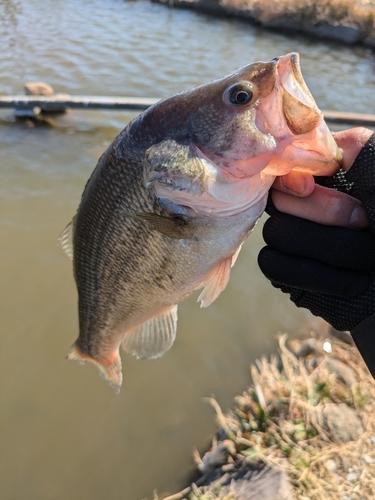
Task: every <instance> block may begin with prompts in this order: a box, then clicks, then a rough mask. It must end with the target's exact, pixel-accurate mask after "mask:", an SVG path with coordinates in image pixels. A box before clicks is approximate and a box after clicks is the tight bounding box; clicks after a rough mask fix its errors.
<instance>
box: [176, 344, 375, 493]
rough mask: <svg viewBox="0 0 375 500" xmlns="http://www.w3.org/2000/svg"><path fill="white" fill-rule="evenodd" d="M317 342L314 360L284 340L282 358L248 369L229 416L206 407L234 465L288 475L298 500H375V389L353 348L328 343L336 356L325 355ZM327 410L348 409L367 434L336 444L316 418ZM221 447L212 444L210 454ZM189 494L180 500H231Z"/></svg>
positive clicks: (187, 491) (279, 356) (264, 360)
mask: <svg viewBox="0 0 375 500" xmlns="http://www.w3.org/2000/svg"><path fill="white" fill-rule="evenodd" d="M316 342H317V344H316V349H315V351H314V352H313V353H312V354H310V355H308V356H307V357H297V356H296V355H295V354H294V353H295V352H297V351H298V349H299V348H300V346H301V341H292V342H290V344H289V346H287V345H286V336H285V335H284V336H282V337H281V338H280V350H279V354H278V355H277V356H273V357H272V358H271V360H270V361H268V360H267V359H266V358H263V359H262V360H260V361H258V362H257V363H256V365H253V366H252V367H251V373H252V377H253V382H254V383H253V385H252V386H251V387H250V388H249V389H248V390H247V391H246V392H244V393H243V394H242V396H238V397H237V398H236V399H235V408H234V409H233V410H232V411H230V412H229V413H227V414H223V413H222V411H221V409H220V407H219V405H218V404H217V402H216V401H215V400H214V399H212V398H210V400H209V402H210V403H211V404H212V406H213V407H214V409H215V411H216V414H217V420H218V423H219V425H220V427H221V428H222V430H224V431H225V434H226V437H227V439H229V440H231V441H232V443H233V444H234V446H235V449H236V456H237V459H242V460H243V459H244V457H245V460H246V461H248V462H250V463H254V462H255V463H259V462H261V463H264V464H267V465H270V466H273V467H278V468H280V469H282V470H284V471H285V472H286V473H287V475H288V476H289V479H290V480H291V483H292V485H293V488H294V495H295V499H296V500H322V499H328V498H329V499H330V500H374V498H375V496H374V495H375V382H374V380H373V379H372V377H371V375H370V374H369V372H368V370H367V368H366V367H365V365H364V363H363V361H362V359H361V358H360V356H359V354H358V352H357V350H356V349H355V348H354V347H352V346H350V345H347V344H345V343H342V342H340V341H338V340H336V339H331V340H330V344H331V346H332V353H327V352H326V351H325V350H324V349H323V340H319V339H316ZM327 404H335V405H338V404H341V405H342V404H345V405H347V406H348V407H350V408H352V409H353V410H354V411H355V412H356V415H357V416H358V417H359V419H360V420H361V421H362V424H363V428H364V432H363V433H362V434H361V435H359V437H358V439H355V440H354V441H349V442H346V443H343V444H340V443H337V442H334V439H333V437H332V435H331V434H330V432H329V431H327V429H323V428H322V427H321V425H320V424H319V422H320V421H319V418H318V414H319V411H320V409H321V408H323V407H326V405H327ZM221 432H222V431H221ZM217 444H218V442H217V439H216V438H215V439H214V441H213V447H214V448H215V446H217ZM236 456H235V457H234V459H233V457H231V456H229V462H231V461H232V462H233V460H234V461H236ZM184 493H185V494H184V495H183V496H181V497H180V498H188V499H189V500H211V499H214V498H225V499H228V500H229V498H233V499H234V497H233V496H232V497H225V495H223V494H221V493H220V487H219V488H216V490H213V489H210V490H208V491H207V488H206V489H199V488H197V487H196V486H193V487H192V488H190V490H186V491H185V492H184ZM176 498H177V497H176Z"/></svg>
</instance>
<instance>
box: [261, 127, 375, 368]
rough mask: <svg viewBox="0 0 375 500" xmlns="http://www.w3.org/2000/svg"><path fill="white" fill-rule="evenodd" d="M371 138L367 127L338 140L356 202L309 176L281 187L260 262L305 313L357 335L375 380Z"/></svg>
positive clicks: (374, 145)
mask: <svg viewBox="0 0 375 500" xmlns="http://www.w3.org/2000/svg"><path fill="white" fill-rule="evenodd" d="M371 136H372V132H371V131H369V130H367V129H362V128H358V129H351V130H349V131H345V132H341V133H338V134H336V136H335V139H336V140H337V142H338V144H339V146H340V147H341V148H342V149H343V158H344V161H343V167H344V169H345V170H346V171H347V172H348V173H347V178H348V181H349V182H353V188H352V191H351V194H353V195H354V196H355V197H356V198H354V197H351V196H348V195H347V194H344V193H340V192H339V191H334V190H332V189H328V188H325V187H322V186H318V185H315V182H314V179H313V178H312V177H309V176H306V175H303V174H297V175H295V174H288V176H284V178H280V179H278V180H277V181H276V182H275V185H274V190H273V194H272V202H273V205H274V207H272V205H271V213H272V211H273V214H272V215H271V217H270V218H269V219H268V221H267V222H266V223H265V226H264V230H263V235H264V239H265V241H266V243H267V244H268V246H267V247H265V248H263V249H262V250H261V252H260V254H259V257H258V261H259V266H260V268H261V270H262V271H263V273H264V274H265V275H266V277H267V278H268V279H270V280H271V282H272V284H273V285H274V286H275V287H276V288H280V289H281V290H282V291H283V292H285V293H289V294H290V298H291V300H292V301H293V302H294V303H295V304H296V305H297V306H298V307H305V308H307V309H309V310H310V311H311V312H312V313H313V314H315V315H316V316H321V317H323V318H324V319H325V320H327V321H328V322H329V323H330V324H331V325H332V326H334V327H335V328H336V329H338V330H350V331H351V332H352V335H353V338H354V340H355V342H356V344H357V346H358V348H359V350H360V351H361V353H362V356H363V357H364V359H365V361H366V362H367V364H368V366H369V368H370V370H371V371H372V373H373V374H375V345H374V346H372V344H373V340H372V338H371V335H369V333H370V331H374V328H375V315H374V312H375V274H374V270H375V138H374V136H373V137H371ZM369 137H371V139H370V140H369ZM366 142H367V144H366V146H365V147H364V148H363V145H364V144H365V143H366ZM362 148H363V149H362ZM359 152H360V154H359V156H358V158H357V159H356V160H355V161H354V159H355V158H356V156H357V154H358V153H359ZM353 161H354V165H353V168H351V167H352V163H353ZM359 200H362V202H363V205H364V206H362V204H361V203H360V202H359ZM368 225H369V226H370V228H368ZM353 228H356V229H353ZM366 228H367V229H366Z"/></svg>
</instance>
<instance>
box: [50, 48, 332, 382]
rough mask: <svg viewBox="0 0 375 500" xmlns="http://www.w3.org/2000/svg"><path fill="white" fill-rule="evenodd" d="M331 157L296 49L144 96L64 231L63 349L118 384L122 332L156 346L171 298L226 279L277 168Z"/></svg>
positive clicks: (171, 311)
mask: <svg viewBox="0 0 375 500" xmlns="http://www.w3.org/2000/svg"><path fill="white" fill-rule="evenodd" d="M306 165H307V166H306ZM338 166H339V151H338V149H337V147H336V145H335V143H334V141H333V139H332V136H331V135H330V133H329V130H328V128H327V127H326V125H325V123H324V121H323V119H322V116H321V113H320V111H319V110H318V108H317V107H316V104H315V102H314V100H313V98H312V96H311V94H310V92H309V91H308V89H307V87H306V85H305V83H304V81H303V78H302V75H301V73H300V70H299V62H298V55H297V54H290V55H287V56H283V57H281V58H277V59H275V60H273V61H270V62H268V63H254V64H251V65H248V66H245V67H244V68H241V69H240V70H238V71H237V72H235V73H233V74H232V75H229V76H227V77H225V78H223V79H221V80H217V81H215V82H212V83H209V84H206V85H203V86H201V87H197V88H195V89H193V90H191V91H187V92H183V93H181V94H178V95H177V96H173V97H171V98H169V99H166V100H164V101H161V102H159V103H157V104H156V105H155V106H153V107H151V108H149V109H148V110H147V111H146V112H145V113H143V114H142V115H140V116H139V117H137V118H136V119H135V120H134V121H133V122H132V123H130V124H129V125H128V126H127V127H126V128H125V129H124V130H123V131H122V132H121V133H120V134H119V135H118V136H117V137H116V139H115V140H114V142H113V143H112V144H111V146H110V147H109V148H108V150H107V151H106V152H105V153H104V154H103V156H102V157H101V158H100V160H99V162H98V165H97V166H96V168H95V170H94V172H93V174H92V176H91V178H90V179H89V181H88V182H87V185H86V187H85V190H84V193H83V195H82V199H81V203H80V205H79V208H78V211H77V214H76V216H75V217H74V219H73V221H72V223H71V224H70V225H69V226H68V227H67V229H66V230H65V232H64V233H63V235H62V237H61V240H60V243H61V246H62V247H63V248H64V249H65V250H66V251H67V253H70V254H71V255H72V256H73V265H74V276H75V280H76V283H77V289H78V297H79V307H78V308H79V329H80V333H79V337H78V339H77V341H76V342H75V343H74V344H73V346H72V348H71V350H70V352H69V354H68V358H69V359H78V360H81V361H91V362H94V363H96V364H97V365H98V367H99V368H100V370H101V372H102V373H103V374H104V376H105V378H106V379H107V380H108V381H109V382H110V383H111V384H112V385H114V386H115V387H116V388H120V386H121V383H122V373H121V358H120V356H119V347H120V344H121V343H122V345H123V347H124V349H125V351H127V352H128V353H130V354H133V355H135V356H137V357H139V358H143V357H148V358H152V357H158V356H160V355H162V354H163V353H164V352H165V351H167V350H168V349H169V348H170V347H171V345H172V344H173V341H174V339H175V335H176V327H177V305H178V303H179V302H181V301H182V300H184V299H185V298H186V297H187V296H189V295H190V294H191V293H192V292H193V291H194V290H196V289H200V288H203V291H202V293H201V295H200V296H199V299H198V300H200V302H201V306H203V307H206V306H208V305H209V304H211V303H212V302H213V301H214V300H215V299H216V298H217V296H218V295H219V294H220V292H221V291H222V290H224V288H225V286H226V284H227V282H228V280H229V276H230V269H231V267H232V265H233V264H234V262H235V259H236V257H237V255H238V252H239V250H240V248H241V245H242V243H243V241H244V240H245V239H246V238H247V236H248V235H249V234H250V232H251V230H252V229H253V227H254V225H255V223H256V221H257V220H258V218H259V217H260V215H261V214H262V212H263V210H264V207H265V203H266V197H267V192H268V189H269V187H270V186H271V184H272V182H273V180H274V177H275V175H282V174H285V173H287V172H288V171H290V170H292V169H293V168H296V169H304V170H306V169H307V170H308V171H311V172H313V173H319V174H320V175H322V174H324V173H325V174H326V175H328V174H330V173H332V172H333V171H335V170H337V168H338Z"/></svg>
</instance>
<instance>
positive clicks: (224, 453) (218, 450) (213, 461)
mask: <svg viewBox="0 0 375 500" xmlns="http://www.w3.org/2000/svg"><path fill="white" fill-rule="evenodd" d="M228 455H229V452H228V449H227V447H226V446H225V444H223V443H219V444H218V445H217V446H216V447H215V448H213V449H212V450H210V451H208V452H207V453H205V454H204V456H203V458H202V463H201V464H200V465H199V466H198V468H199V469H200V471H201V472H202V473H203V474H206V472H208V471H210V470H212V469H215V468H216V467H219V466H220V465H224V464H226V463H227V461H228Z"/></svg>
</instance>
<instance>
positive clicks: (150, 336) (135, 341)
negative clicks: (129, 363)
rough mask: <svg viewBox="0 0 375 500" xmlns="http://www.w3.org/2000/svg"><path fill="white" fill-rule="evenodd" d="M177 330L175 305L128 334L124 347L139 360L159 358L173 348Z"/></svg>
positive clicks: (123, 342) (123, 343)
mask: <svg viewBox="0 0 375 500" xmlns="http://www.w3.org/2000/svg"><path fill="white" fill-rule="evenodd" d="M176 329H177V305H174V306H171V307H169V308H168V309H164V311H163V312H162V313H161V314H158V315H157V316H153V317H152V318H150V319H149V320H147V321H145V322H144V323H142V324H141V325H139V326H138V327H136V328H134V329H133V330H131V331H130V332H128V333H126V335H125V338H124V340H123V341H122V347H123V349H124V351H125V352H127V353H128V354H131V355H133V356H136V357H137V358H138V359H142V358H159V357H160V356H162V355H163V354H164V353H165V352H166V351H168V349H170V348H171V347H172V345H173V342H174V340H175V338H176Z"/></svg>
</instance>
